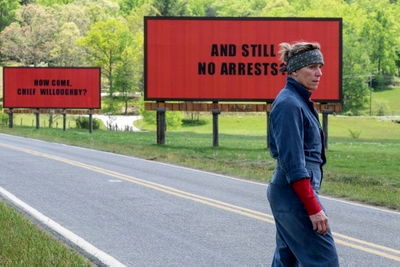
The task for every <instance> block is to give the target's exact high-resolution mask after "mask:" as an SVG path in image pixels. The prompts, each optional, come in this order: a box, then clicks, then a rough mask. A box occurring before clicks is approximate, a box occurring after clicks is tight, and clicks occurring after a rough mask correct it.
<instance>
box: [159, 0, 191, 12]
mask: <svg viewBox="0 0 400 267" xmlns="http://www.w3.org/2000/svg"><path fill="white" fill-rule="evenodd" d="M153 6H154V7H155V8H156V9H157V10H158V15H159V16H184V15H186V14H187V10H186V2H184V1H182V0H154V1H153Z"/></svg>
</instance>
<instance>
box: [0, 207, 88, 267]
mask: <svg viewBox="0 0 400 267" xmlns="http://www.w3.org/2000/svg"><path fill="white" fill-rule="evenodd" d="M0 266H94V265H93V264H92V263H91V262H89V261H88V260H87V259H85V258H84V257H82V256H81V255H79V254H78V253H76V252H75V251H73V250H72V249H69V248H68V247H66V246H65V245H63V244H62V243H61V242H59V241H57V240H55V239H54V238H53V237H51V236H50V235H49V234H47V233H45V232H44V231H41V230H39V229H38V227H37V226H36V225H34V224H32V223H31V222H30V221H28V220H27V219H26V218H24V217H23V216H22V215H20V214H19V213H17V212H16V211H15V210H14V209H12V208H11V207H9V206H7V205H5V204H4V203H3V202H1V201H0Z"/></svg>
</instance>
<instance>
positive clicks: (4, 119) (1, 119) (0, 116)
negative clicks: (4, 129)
mask: <svg viewBox="0 0 400 267" xmlns="http://www.w3.org/2000/svg"><path fill="white" fill-rule="evenodd" d="M0 124H1V125H7V124H8V115H7V114H5V113H0Z"/></svg>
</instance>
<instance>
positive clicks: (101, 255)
mask: <svg viewBox="0 0 400 267" xmlns="http://www.w3.org/2000/svg"><path fill="white" fill-rule="evenodd" d="M0 194H1V195H2V196H3V197H5V198H6V199H8V200H10V201H11V202H12V203H14V204H15V205H17V206H18V207H20V208H22V209H23V210H24V211H25V212H27V213H28V214H29V215H31V216H32V217H33V218H35V219H37V220H38V221H40V222H41V223H43V224H44V225H46V226H47V227H49V228H50V229H52V230H53V231H55V232H57V233H58V234H60V235H61V236H63V237H64V238H66V239H67V240H69V241H70V242H72V243H73V244H75V245H77V246H78V247H80V248H81V249H83V250H84V251H85V252H87V253H88V254H90V255H92V256H93V257H95V258H96V259H98V260H99V261H101V262H102V263H104V264H105V265H107V266H116V267H125V265H124V264H122V263H121V262H119V261H118V260H116V259H115V258H113V257H112V256H110V255H108V254H107V253H105V252H104V251H102V250H100V249H98V248H96V247H95V246H93V245H92V244H90V243H89V242H87V241H86V240H84V239H83V238H81V237H79V236H78V235H76V234H74V233H73V232H71V231H69V230H68V229H66V228H64V227H62V226H61V225H60V224H58V223H56V222H55V221H53V220H51V219H50V218H48V217H46V216H45V215H43V214H42V213H40V212H39V211H37V210H36V209H34V208H32V207H31V206H29V205H28V204H26V203H25V202H23V201H22V200H20V199H18V198H17V197H16V196H14V195H13V194H11V193H10V192H8V191H7V190H5V189H4V188H3V187H1V186H0Z"/></svg>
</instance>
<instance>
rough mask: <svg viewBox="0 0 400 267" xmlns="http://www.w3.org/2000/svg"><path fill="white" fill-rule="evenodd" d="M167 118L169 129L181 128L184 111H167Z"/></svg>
mask: <svg viewBox="0 0 400 267" xmlns="http://www.w3.org/2000/svg"><path fill="white" fill-rule="evenodd" d="M165 119H166V120H167V130H169V129H179V128H181V126H182V119H183V113H182V112H180V111H167V112H165Z"/></svg>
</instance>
